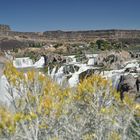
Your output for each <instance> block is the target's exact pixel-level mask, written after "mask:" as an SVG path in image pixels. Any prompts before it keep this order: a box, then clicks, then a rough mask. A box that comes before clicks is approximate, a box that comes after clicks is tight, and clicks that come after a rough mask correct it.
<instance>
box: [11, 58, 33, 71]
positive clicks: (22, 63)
mask: <svg viewBox="0 0 140 140" xmlns="http://www.w3.org/2000/svg"><path fill="white" fill-rule="evenodd" d="M13 65H14V67H16V68H26V67H32V66H33V61H32V60H31V59H30V58H29V57H23V58H15V60H14V61H13Z"/></svg>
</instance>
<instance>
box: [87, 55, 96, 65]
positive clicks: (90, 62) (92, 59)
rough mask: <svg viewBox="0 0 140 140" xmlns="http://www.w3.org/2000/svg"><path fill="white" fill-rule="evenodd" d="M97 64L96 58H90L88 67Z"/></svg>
mask: <svg viewBox="0 0 140 140" xmlns="http://www.w3.org/2000/svg"><path fill="white" fill-rule="evenodd" d="M94 64H95V58H94V57H93V58H89V60H88V65H94Z"/></svg>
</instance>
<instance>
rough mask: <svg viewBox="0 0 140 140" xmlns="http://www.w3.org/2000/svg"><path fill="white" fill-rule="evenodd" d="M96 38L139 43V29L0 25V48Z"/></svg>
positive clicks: (132, 43) (86, 41) (94, 39)
mask: <svg viewBox="0 0 140 140" xmlns="http://www.w3.org/2000/svg"><path fill="white" fill-rule="evenodd" d="M98 39H105V40H109V41H119V42H124V43H127V44H131V45H139V44H140V30H115V29H112V30H90V31H60V30H58V31H46V32H18V31H13V30H11V28H10V26H8V25H0V48H1V49H2V48H7V47H8V48H9V47H21V46H24V47H27V46H29V45H30V44H31V43H34V42H42V43H54V42H59V43H60V42H61V43H88V42H93V41H96V40H98Z"/></svg>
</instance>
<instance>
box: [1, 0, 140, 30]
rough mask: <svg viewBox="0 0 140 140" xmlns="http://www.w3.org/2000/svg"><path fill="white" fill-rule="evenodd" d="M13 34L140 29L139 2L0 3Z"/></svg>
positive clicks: (33, 0) (41, 0) (16, 0)
mask: <svg viewBox="0 0 140 140" xmlns="http://www.w3.org/2000/svg"><path fill="white" fill-rule="evenodd" d="M0 23H1V24H9V25H10V26H11V27H12V29H13V30H16V31H47V30H96V29H140V0H0Z"/></svg>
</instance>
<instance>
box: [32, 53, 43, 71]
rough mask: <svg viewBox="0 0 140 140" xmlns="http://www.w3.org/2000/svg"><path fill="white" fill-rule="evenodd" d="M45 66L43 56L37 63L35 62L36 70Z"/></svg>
mask: <svg viewBox="0 0 140 140" xmlns="http://www.w3.org/2000/svg"><path fill="white" fill-rule="evenodd" d="M44 65H45V59H44V57H43V56H41V58H40V59H39V60H38V61H37V62H35V63H34V65H33V66H34V67H35V68H43V67H44Z"/></svg>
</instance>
